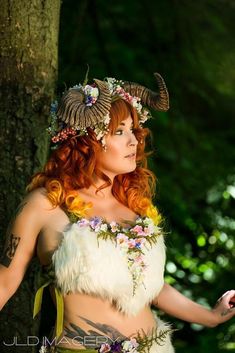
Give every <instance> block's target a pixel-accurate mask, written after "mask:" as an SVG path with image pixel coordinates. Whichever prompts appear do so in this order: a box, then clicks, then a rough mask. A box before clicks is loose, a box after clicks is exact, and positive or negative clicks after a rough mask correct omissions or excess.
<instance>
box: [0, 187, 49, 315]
mask: <svg viewBox="0 0 235 353" xmlns="http://www.w3.org/2000/svg"><path fill="white" fill-rule="evenodd" d="M49 208H51V204H50V203H49V200H48V199H47V198H46V196H45V195H43V193H42V192H41V191H40V189H38V190H36V191H34V192H32V193H31V194H29V195H28V197H26V198H25V199H24V200H23V202H22V203H21V204H20V206H19V208H18V210H17V212H16V216H15V217H14V219H13V220H12V222H11V223H10V225H9V227H8V230H7V236H6V242H5V247H4V250H3V254H2V255H1V259H0V310H1V309H2V307H3V306H4V305H5V304H6V302H7V301H8V300H9V298H10V297H11V296H12V295H13V294H14V293H15V291H16V290H17V288H18V287H19V285H20V283H21V281H22V279H23V277H24V274H25V272H26V269H27V267H28V264H29V262H30V260H31V258H32V257H33V254H34V252H35V248H36V242H37V236H38V234H39V232H40V230H41V229H42V227H43V225H44V223H45V220H46V218H47V217H48V209H49Z"/></svg>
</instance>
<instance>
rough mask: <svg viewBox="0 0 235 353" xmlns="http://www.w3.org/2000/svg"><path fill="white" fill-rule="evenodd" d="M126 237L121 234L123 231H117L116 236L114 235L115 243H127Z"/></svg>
mask: <svg viewBox="0 0 235 353" xmlns="http://www.w3.org/2000/svg"><path fill="white" fill-rule="evenodd" d="M128 239H129V238H128V237H127V236H126V235H125V234H123V233H118V235H117V237H116V240H117V243H118V244H119V245H120V244H123V243H127V242H128Z"/></svg>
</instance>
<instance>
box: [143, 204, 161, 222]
mask: <svg viewBox="0 0 235 353" xmlns="http://www.w3.org/2000/svg"><path fill="white" fill-rule="evenodd" d="M146 216H147V217H149V218H151V219H152V221H153V222H154V224H155V225H156V226H157V225H158V224H159V223H160V222H161V220H162V216H161V215H160V213H159V212H158V210H157V208H156V207H155V206H153V205H150V206H149V207H148V208H147V211H146Z"/></svg>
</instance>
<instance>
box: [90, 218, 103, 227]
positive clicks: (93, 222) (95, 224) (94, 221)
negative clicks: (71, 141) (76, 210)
mask: <svg viewBox="0 0 235 353" xmlns="http://www.w3.org/2000/svg"><path fill="white" fill-rule="evenodd" d="M101 223H102V219H101V218H100V217H93V218H91V220H90V226H91V228H93V229H95V228H97V227H99V226H100V225H101Z"/></svg>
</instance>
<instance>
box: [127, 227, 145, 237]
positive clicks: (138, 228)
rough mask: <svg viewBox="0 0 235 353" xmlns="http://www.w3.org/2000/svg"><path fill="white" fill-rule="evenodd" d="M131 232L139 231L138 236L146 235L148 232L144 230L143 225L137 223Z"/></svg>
mask: <svg viewBox="0 0 235 353" xmlns="http://www.w3.org/2000/svg"><path fill="white" fill-rule="evenodd" d="M131 232H133V233H137V235H138V236H146V235H147V234H146V233H145V232H144V230H143V227H142V226H138V225H136V226H135V227H134V228H132V229H131Z"/></svg>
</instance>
